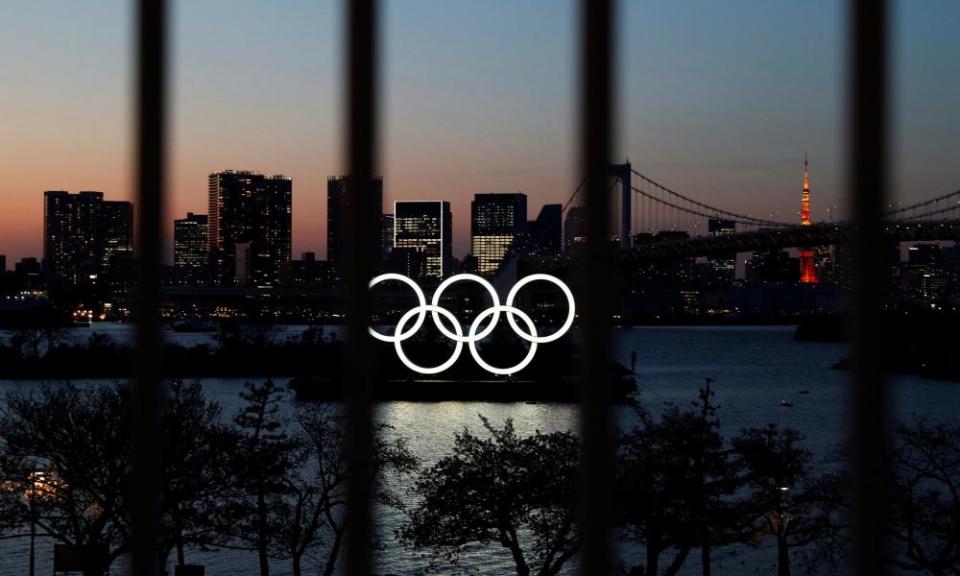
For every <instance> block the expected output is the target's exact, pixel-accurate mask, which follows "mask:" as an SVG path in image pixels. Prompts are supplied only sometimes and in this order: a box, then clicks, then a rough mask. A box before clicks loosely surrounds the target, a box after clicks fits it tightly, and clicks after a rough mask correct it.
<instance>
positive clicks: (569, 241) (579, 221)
mask: <svg viewBox="0 0 960 576" xmlns="http://www.w3.org/2000/svg"><path fill="white" fill-rule="evenodd" d="M586 217H587V211H586V208H585V207H583V206H571V207H570V209H568V210H567V219H566V221H565V222H564V223H563V249H564V250H570V249H571V248H573V247H574V246H576V245H578V244H582V243H583V242H586V241H587V221H586Z"/></svg>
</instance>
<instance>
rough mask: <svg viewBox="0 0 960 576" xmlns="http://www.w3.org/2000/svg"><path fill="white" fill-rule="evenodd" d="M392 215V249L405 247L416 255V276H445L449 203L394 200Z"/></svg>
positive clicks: (450, 234) (448, 255)
mask: <svg viewBox="0 0 960 576" xmlns="http://www.w3.org/2000/svg"><path fill="white" fill-rule="evenodd" d="M393 215H394V223H393V247H394V251H397V250H401V249H407V248H409V249H413V250H414V251H415V252H416V253H417V254H418V255H419V256H420V258H419V259H418V260H419V262H418V266H417V268H418V269H419V272H418V274H416V276H418V277H421V278H443V277H444V276H446V275H448V274H449V273H450V265H451V260H452V257H453V225H452V218H451V213H450V203H449V202H442V201H423V202H396V203H394V208H393Z"/></svg>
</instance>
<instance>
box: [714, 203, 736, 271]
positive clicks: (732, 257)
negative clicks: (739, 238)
mask: <svg viewBox="0 0 960 576" xmlns="http://www.w3.org/2000/svg"><path fill="white" fill-rule="evenodd" d="M707 233H708V234H709V235H710V236H726V235H728V234H736V233H737V223H736V222H735V221H733V220H724V219H722V218H710V219H709V220H708V221H707ZM710 268H711V269H712V270H713V271H714V273H715V274H716V275H717V277H718V279H720V280H722V281H725V282H730V281H733V280H734V279H735V278H736V275H737V255H736V254H725V255H723V256H715V257H713V258H710Z"/></svg>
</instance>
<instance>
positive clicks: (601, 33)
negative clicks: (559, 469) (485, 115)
mask: <svg viewBox="0 0 960 576" xmlns="http://www.w3.org/2000/svg"><path fill="white" fill-rule="evenodd" d="M611 4H612V0H582V1H581V3H580V7H581V14H580V16H581V21H580V24H581V29H580V42H581V61H580V107H581V108H580V163H581V165H580V170H581V172H582V174H583V177H584V188H583V190H584V199H585V208H586V214H587V217H586V219H587V222H586V228H587V248H586V250H587V252H586V259H585V260H586V261H585V262H582V263H581V265H582V269H583V273H584V274H583V277H582V278H581V282H580V285H581V287H582V289H581V297H582V300H581V302H580V308H581V310H582V311H583V325H582V326H583V343H584V366H583V369H584V373H583V379H582V383H581V387H582V394H581V398H582V406H581V414H582V433H583V462H582V471H581V495H580V515H581V524H580V534H581V538H582V540H583V548H582V550H583V552H582V555H581V559H580V572H581V574H584V575H589V576H605V575H607V574H610V572H611V568H612V561H611V553H612V547H611V544H610V524H611V522H610V519H611V512H612V503H611V498H610V495H611V493H612V490H611V487H612V485H613V447H612V445H613V442H612V429H611V416H610V405H609V403H610V392H609V386H608V384H609V382H608V380H609V377H610V368H609V359H608V357H607V355H608V350H609V346H608V344H609V341H610V310H609V308H608V305H607V303H608V302H609V298H608V296H609V294H608V291H609V290H610V285H611V284H610V282H609V278H610V270H611V265H610V257H611V255H610V243H609V241H608V227H609V219H610V205H611V203H610V198H609V193H608V191H607V185H606V179H607V167H608V164H609V161H610V146H611V144H610V143H611V108H612V101H613V98H612V93H613V91H612V76H611V70H612V66H611V60H612V56H613V54H612V49H613V46H614V42H613V32H614V30H613V28H614V27H613V25H612V20H613V14H612V6H611Z"/></svg>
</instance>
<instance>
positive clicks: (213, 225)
mask: <svg viewBox="0 0 960 576" xmlns="http://www.w3.org/2000/svg"><path fill="white" fill-rule="evenodd" d="M292 193H293V181H292V180H291V179H290V178H286V177H284V176H280V175H277V176H265V175H263V174H261V173H259V172H248V171H237V170H227V171H223V172H215V173H213V174H210V178H209V214H208V219H207V246H208V249H209V252H210V257H211V264H212V266H211V272H212V276H213V281H214V283H216V284H220V285H230V284H239V285H243V284H251V285H254V286H259V287H271V286H277V285H279V284H280V281H281V278H282V277H283V275H284V274H285V272H286V270H287V268H288V266H289V262H290V250H291V240H292ZM240 244H247V246H246V247H245V250H244V251H243V253H238V250H237V246H238V245H240ZM238 262H240V265H241V267H242V270H240V269H238V267H237V263H238Z"/></svg>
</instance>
